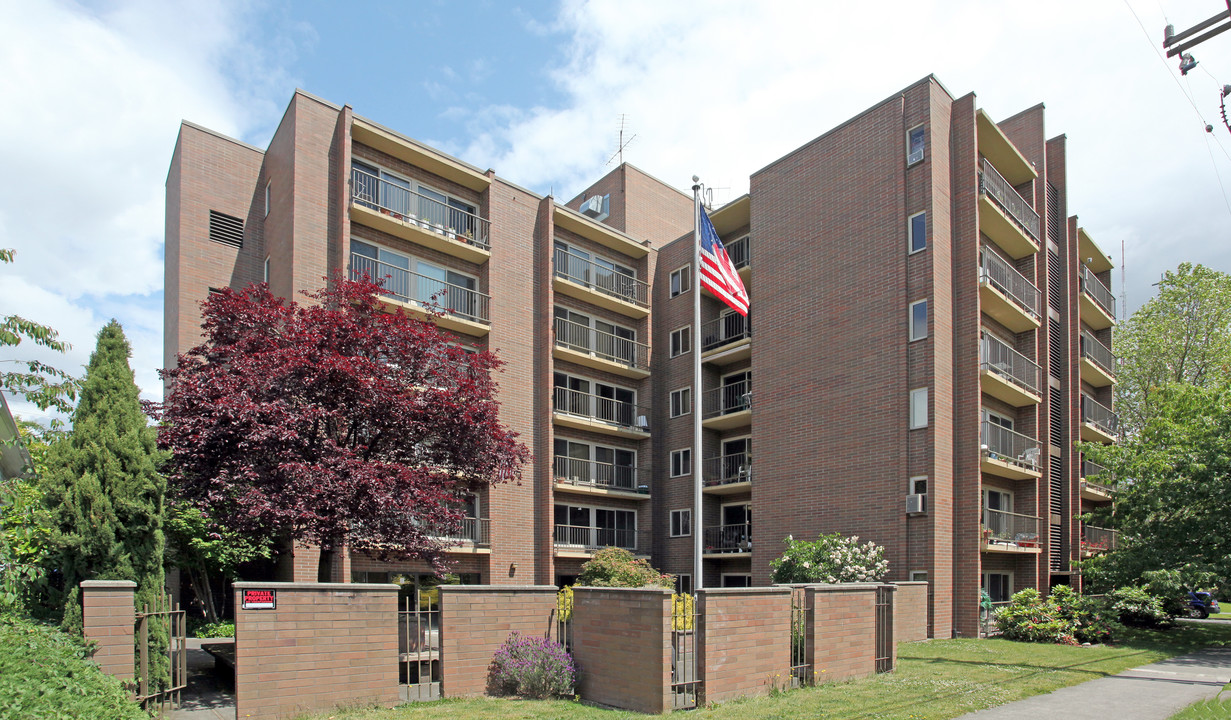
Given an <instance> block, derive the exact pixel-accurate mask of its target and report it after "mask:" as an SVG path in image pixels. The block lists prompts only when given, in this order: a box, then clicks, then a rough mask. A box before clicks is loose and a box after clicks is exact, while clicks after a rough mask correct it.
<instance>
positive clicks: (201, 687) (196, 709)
mask: <svg viewBox="0 0 1231 720" xmlns="http://www.w3.org/2000/svg"><path fill="white" fill-rule="evenodd" d="M203 642H206V643H216V642H218V640H201V639H198V638H188V688H187V689H186V690H184V702H183V704H182V705H181V706H180V707H179V708H178V709H177V710H175V711H173V712H172V713H171V715H170V718H171V720H235V688H233V687H231V686H230V683H228V682H226V681H225V680H220V679H219V678H218V676H217V675H216V674H215V673H214V656H212V655H210V654H209V653H207V652H205V651H204V650H202V649H201V643H203Z"/></svg>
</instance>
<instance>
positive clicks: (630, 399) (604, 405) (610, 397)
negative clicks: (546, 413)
mask: <svg viewBox="0 0 1231 720" xmlns="http://www.w3.org/2000/svg"><path fill="white" fill-rule="evenodd" d="M553 378H554V380H553V382H554V385H555V411H556V412H558V413H569V414H570V415H581V416H582V417H590V418H596V419H598V420H602V421H604V422H609V423H612V424H615V425H622V426H624V427H637V428H641V429H643V430H644V429H646V428H648V427H649V423H648V422H647V421H646V419H645V416H643V415H637V393H636V392H634V391H632V390H629V389H628V388H622V387H618V386H616V385H608V384H607V383H602V382H598V381H596V380H589V379H587V378H580V377H575V376H573V375H568V374H565V373H562V372H558V373H555V374H554V375H553Z"/></svg>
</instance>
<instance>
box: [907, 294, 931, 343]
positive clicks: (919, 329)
mask: <svg viewBox="0 0 1231 720" xmlns="http://www.w3.org/2000/svg"><path fill="white" fill-rule="evenodd" d="M927 336H928V301H927V300H919V301H917V302H913V303H911V304H910V340H911V342H914V341H915V340H923V339H924V338H926V337H927Z"/></svg>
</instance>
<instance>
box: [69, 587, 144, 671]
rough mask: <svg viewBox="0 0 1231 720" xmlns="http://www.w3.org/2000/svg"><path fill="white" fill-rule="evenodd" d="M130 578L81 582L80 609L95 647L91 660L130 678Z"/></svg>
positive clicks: (133, 617)
mask: <svg viewBox="0 0 1231 720" xmlns="http://www.w3.org/2000/svg"><path fill="white" fill-rule="evenodd" d="M136 588H137V584H136V583H135V582H131V581H129V580H86V581H84V582H82V583H81V605H82V607H81V611H82V624H83V626H84V630H85V636H86V639H88V640H93V641H94V642H95V643H96V644H97V645H98V649H96V650H95V651H94V656H93V660H94V662H96V663H98V666H99V667H100V668H102V671H103V672H105V673H107V674H108V675H114V676H115V677H118V678H119V679H121V680H131V679H132V678H133V658H134V653H135V646H134V645H133V624H134V623H135V622H136V619H137V618H136V610H135V609H134V607H133V594H134V593H135V592H136Z"/></svg>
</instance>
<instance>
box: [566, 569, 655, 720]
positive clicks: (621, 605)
mask: <svg viewBox="0 0 1231 720" xmlns="http://www.w3.org/2000/svg"><path fill="white" fill-rule="evenodd" d="M671 653H672V649H671V591H670V590H667V589H665V588H636V589H632V588H589V587H578V588H573V659H574V660H576V662H577V666H578V674H579V679H578V683H577V687H578V693H579V694H580V695H581V697H582V699H583V700H589V701H591V702H596V703H600V704H602V705H610V706H612V707H618V708H624V709H626V710H633V711H635V712H642V713H652V714H658V713H662V712H666V711H668V710H670V709H671V705H672V703H671Z"/></svg>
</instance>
